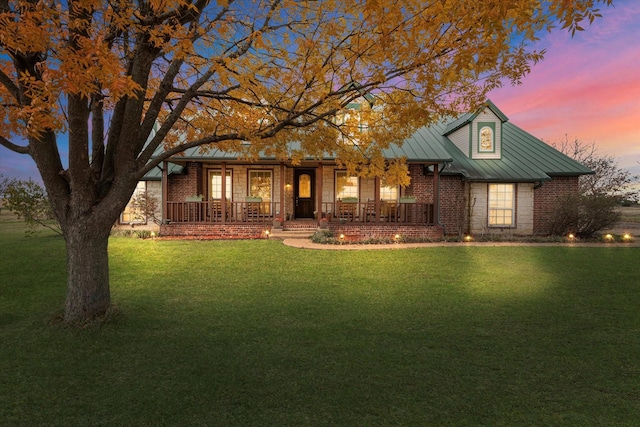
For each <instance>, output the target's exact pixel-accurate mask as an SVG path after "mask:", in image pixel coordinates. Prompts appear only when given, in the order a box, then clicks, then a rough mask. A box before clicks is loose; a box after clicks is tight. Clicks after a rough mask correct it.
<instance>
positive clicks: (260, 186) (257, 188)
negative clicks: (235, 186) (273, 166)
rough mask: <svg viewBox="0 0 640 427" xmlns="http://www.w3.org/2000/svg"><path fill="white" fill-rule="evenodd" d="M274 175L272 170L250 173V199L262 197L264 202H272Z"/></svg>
mask: <svg viewBox="0 0 640 427" xmlns="http://www.w3.org/2000/svg"><path fill="white" fill-rule="evenodd" d="M271 176H272V174H271V171H270V170H250V171H249V191H248V194H247V195H248V196H249V197H262V201H263V202H269V201H271V182H272V177H271Z"/></svg>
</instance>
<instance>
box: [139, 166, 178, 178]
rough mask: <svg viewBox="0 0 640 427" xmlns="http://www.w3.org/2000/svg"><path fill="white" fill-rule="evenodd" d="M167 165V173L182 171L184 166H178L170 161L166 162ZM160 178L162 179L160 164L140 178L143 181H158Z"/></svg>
mask: <svg viewBox="0 0 640 427" xmlns="http://www.w3.org/2000/svg"><path fill="white" fill-rule="evenodd" d="M167 165H168V167H169V171H168V174H169V175H171V174H174V173H183V170H184V166H180V165H177V164H175V163H171V162H169V163H167ZM161 179H162V167H161V166H160V165H158V166H156V167H155V168H153V169H151V170H150V171H149V172H147V173H146V174H145V175H144V177H143V178H142V180H143V181H160V180H161Z"/></svg>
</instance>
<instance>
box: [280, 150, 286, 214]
mask: <svg viewBox="0 0 640 427" xmlns="http://www.w3.org/2000/svg"><path fill="white" fill-rule="evenodd" d="M285 184H286V177H285V168H284V163H280V218H281V219H282V223H283V224H284V222H285V221H286V220H287V215H285V214H286V212H285V208H284V195H285V194H284V192H285V191H286V187H285Z"/></svg>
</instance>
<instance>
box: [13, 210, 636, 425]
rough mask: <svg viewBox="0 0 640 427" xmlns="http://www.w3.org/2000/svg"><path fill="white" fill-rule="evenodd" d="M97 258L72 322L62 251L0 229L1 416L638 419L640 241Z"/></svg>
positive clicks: (59, 420) (159, 247)
mask: <svg viewBox="0 0 640 427" xmlns="http://www.w3.org/2000/svg"><path fill="white" fill-rule="evenodd" d="M3 215H4V212H3ZM110 252H111V271H112V275H111V279H112V295H113V300H114V303H115V304H117V306H118V307H119V309H120V311H121V314H120V315H119V316H117V317H116V318H115V319H114V320H112V321H111V322H110V323H108V324H106V325H104V326H102V327H100V328H94V329H90V330H84V331H77V330H68V329H65V328H63V327H62V326H60V325H52V324H51V319H52V318H53V317H54V316H55V315H56V314H57V313H59V309H60V308H61V307H62V304H63V299H64V282H65V268H64V264H65V256H64V244H63V240H62V239H61V238H59V237H53V236H51V235H50V234H47V233H43V234H41V235H40V236H38V237H31V238H26V237H24V235H23V232H22V228H21V225H20V224H18V223H16V222H11V221H8V220H4V221H2V222H0V257H1V259H2V263H1V264H0V367H1V370H0V424H2V425H12V426H13V425H24V426H32V425H60V426H85V425H86V426H96V425H110V426H111V425H113V426H121V425H220V426H251V425H253V426H334V425H337V426H394V425H396V426H423V425H438V426H439V425H455V426H463V425H473V426H479V425H486V426H514V425H523V426H524V425H526V426H530V425H540V426H550V425H553V426H558V425H567V426H574V425H580V426H582V425H602V426H610V425H629V426H637V425H640V309H639V308H640V288H639V286H640V267H639V261H640V248H637V247H635V248H625V247H602V248H586V247H506V248H500V247H468V246H459V247H445V248H443V247H437V248H424V249H412V250H392V251H344V252H343V251H311V250H298V249H293V248H288V247H285V246H283V245H282V244H281V243H279V242H274V241H224V242H220V241H206V242H199V241H189V242H186V241H151V240H146V241H142V240H136V239H131V238H113V239H112V240H111V243H110Z"/></svg>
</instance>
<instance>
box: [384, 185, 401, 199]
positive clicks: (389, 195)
mask: <svg viewBox="0 0 640 427" xmlns="http://www.w3.org/2000/svg"><path fill="white" fill-rule="evenodd" d="M380 200H384V201H386V202H396V201H397V200H398V186H397V185H391V186H390V185H381V186H380Z"/></svg>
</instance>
